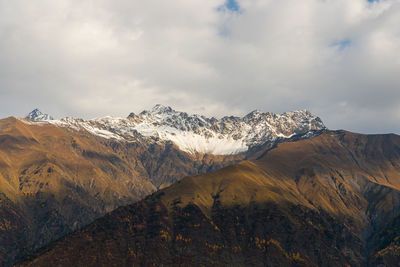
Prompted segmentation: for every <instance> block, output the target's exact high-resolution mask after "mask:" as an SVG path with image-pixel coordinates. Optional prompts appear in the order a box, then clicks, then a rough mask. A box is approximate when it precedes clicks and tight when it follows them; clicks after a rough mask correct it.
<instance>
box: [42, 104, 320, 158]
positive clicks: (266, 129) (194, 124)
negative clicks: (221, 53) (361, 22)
mask: <svg viewBox="0 0 400 267" xmlns="http://www.w3.org/2000/svg"><path fill="white" fill-rule="evenodd" d="M48 123H51V124H55V125H58V126H61V127H66V128H70V129H75V130H80V129H81V130H86V131H89V132H90V133H92V134H94V135H97V136H100V137H103V138H107V139H114V140H119V141H125V142H137V141H138V140H141V141H143V142H150V143H158V142H173V143H174V144H175V145H177V146H178V147H179V149H180V150H182V151H185V152H187V153H190V154H197V153H201V154H213V155H230V154H239V153H243V152H247V151H248V150H251V149H252V148H255V147H257V146H260V145H263V146H265V145H266V144H267V143H269V144H273V143H275V142H277V141H279V140H284V139H288V138H291V137H293V136H299V135H305V136H307V137H308V138H309V137H311V136H312V135H313V133H314V132H320V131H323V130H325V126H324V124H323V123H322V121H321V119H320V118H318V117H316V116H314V115H312V114H311V113H310V112H308V111H306V110H298V111H293V112H287V113H284V114H282V115H278V114H274V113H271V112H268V113H261V112H259V111H253V112H251V113H249V114H247V115H246V116H244V117H242V118H240V117H234V116H230V117H223V118H222V119H220V120H217V119H215V118H206V117H204V116H200V115H189V114H187V113H185V112H179V111H175V110H173V109H172V108H171V107H165V106H161V105H156V106H155V107H153V108H152V109H151V110H149V111H143V112H141V113H140V114H138V115H135V114H133V113H131V114H130V115H129V116H128V118H112V117H104V118H98V119H92V120H87V121H86V120H81V119H74V118H64V119H61V120H52V121H48Z"/></svg>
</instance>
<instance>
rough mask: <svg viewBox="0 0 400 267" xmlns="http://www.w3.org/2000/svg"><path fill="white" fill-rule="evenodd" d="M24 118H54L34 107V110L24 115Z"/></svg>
mask: <svg viewBox="0 0 400 267" xmlns="http://www.w3.org/2000/svg"><path fill="white" fill-rule="evenodd" d="M25 118H26V119H29V120H34V121H49V120H54V118H53V117H52V116H50V115H49V114H46V113H43V112H41V111H40V110H39V109H38V108H35V109H34V110H32V111H31V112H30V113H29V114H28V115H26V117H25Z"/></svg>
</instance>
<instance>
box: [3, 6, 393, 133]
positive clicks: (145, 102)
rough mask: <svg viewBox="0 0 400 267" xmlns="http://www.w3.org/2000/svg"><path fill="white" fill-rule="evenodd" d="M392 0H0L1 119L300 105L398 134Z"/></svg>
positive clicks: (342, 121)
mask: <svg viewBox="0 0 400 267" xmlns="http://www.w3.org/2000/svg"><path fill="white" fill-rule="evenodd" d="M399 25H400V0H380V1H368V0H351V1H349V0H302V1H298V0H228V1H226V0H190V1H187V0H169V1H162V0H158V1H156V0H146V1H138V0H57V1H54V0H35V1H31V0H12V1H9V0H0V117H1V118H3V117H8V116H11V115H13V116H24V115H26V114H27V113H29V112H30V111H31V110H32V109H34V108H36V107H38V108H39V109H41V110H42V111H43V112H46V113H49V114H51V115H53V116H54V117H57V118H60V117H65V116H73V117H81V118H85V119H89V118H93V117H101V116H106V115H110V116H120V117H125V116H127V115H128V114H129V113H130V112H135V113H137V112H140V111H142V110H144V109H150V108H151V107H152V106H154V105H155V104H158V103H160V104H164V105H169V106H171V107H173V108H174V109H176V110H182V111H186V112H189V113H197V114H203V115H206V116H215V117H221V116H224V115H237V116H242V115H245V114H247V113H249V112H250V111H252V110H255V109H258V110H260V111H264V112H267V111H271V112H275V113H283V112H285V111H292V110H296V109H308V110H310V111H311V112H312V113H314V114H316V115H317V116H319V117H320V118H321V119H322V120H323V121H324V123H325V124H326V126H327V127H328V128H330V129H346V130H350V131H355V132H362V133H389V132H394V133H397V134H400V123H399V121H400V27H399Z"/></svg>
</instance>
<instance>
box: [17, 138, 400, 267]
mask: <svg viewBox="0 0 400 267" xmlns="http://www.w3.org/2000/svg"><path fill="white" fill-rule="evenodd" d="M399 216H400V136H397V135H361V134H355V133H350V132H346V131H325V132H324V133H322V134H321V135H318V136H316V137H313V138H310V139H304V140H298V141H294V142H284V143H280V144H278V145H277V146H276V147H274V148H272V149H271V150H269V151H267V152H265V153H263V154H262V155H261V156H259V157H258V159H251V160H246V161H242V162H240V163H237V164H234V165H232V166H229V167H225V168H222V169H220V170H218V171H216V172H212V173H208V174H202V175H197V176H192V177H186V178H184V179H182V180H180V181H178V182H176V183H174V184H173V185H171V186H170V187H168V188H164V189H162V190H160V191H158V192H156V193H153V194H152V195H151V196H148V197H146V198H145V199H144V200H142V201H139V202H136V203H134V204H132V205H128V206H125V207H120V208H118V209H116V210H115V211H113V212H111V213H108V214H107V215H106V216H104V217H102V218H100V219H98V220H96V221H94V222H93V223H91V224H90V225H88V226H86V227H84V228H83V229H81V230H79V231H76V232H75V233H72V234H69V235H67V236H66V237H63V238H61V239H60V240H58V241H57V242H55V243H53V244H51V245H48V246H47V247H46V248H44V249H41V250H40V251H39V252H37V253H36V254H33V255H32V256H31V257H29V258H26V259H25V261H23V262H20V265H21V266H54V265H56V266H398V264H399V262H400V256H399V255H400V247H399V240H400V228H399V221H400V217H399Z"/></svg>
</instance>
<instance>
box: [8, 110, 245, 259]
mask: <svg viewBox="0 0 400 267" xmlns="http://www.w3.org/2000/svg"><path fill="white" fill-rule="evenodd" d="M241 157H242V155H240V156H237V157H235V156H226V157H221V156H212V155H189V154H187V153H185V152H182V151H180V150H179V149H177V148H176V146H174V145H173V144H172V143H166V144H147V143H142V142H130V143H128V142H116V141H115V140H108V139H104V138H101V137H97V136H95V135H92V134H90V133H89V132H87V131H84V130H81V131H76V130H74V129H69V128H63V127H58V126H55V125H51V124H48V123H40V122H35V123H30V121H27V120H21V119H16V118H12V117H11V118H7V119H3V120H0V196H1V197H0V213H1V215H2V216H1V218H0V241H1V242H0V266H1V265H9V264H11V263H12V262H13V261H14V258H15V257H18V256H20V255H24V253H26V251H29V250H30V249H31V248H34V249H36V248H38V247H41V246H43V245H45V244H47V243H48V242H50V241H52V240H54V239H56V238H59V237H60V236H63V235H65V234H66V233H69V232H71V231H73V230H76V229H79V228H81V227H82V226H84V225H86V224H88V223H90V222H92V221H93V220H94V219H96V218H98V217H100V216H102V215H104V214H105V213H106V212H109V211H111V210H113V209H115V208H117V207H119V206H121V205H127V204H129V203H133V202H135V201H137V200H140V199H142V198H143V197H144V196H146V195H148V194H150V193H152V192H154V191H155V190H156V189H157V186H159V185H161V184H167V185H168V184H170V183H172V182H174V181H176V180H179V179H180V178H182V177H184V176H187V175H193V174H198V173H204V172H208V171H211V170H215V169H218V168H220V167H222V166H224V165H227V164H229V163H230V162H232V161H235V160H238V159H239V158H241Z"/></svg>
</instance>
